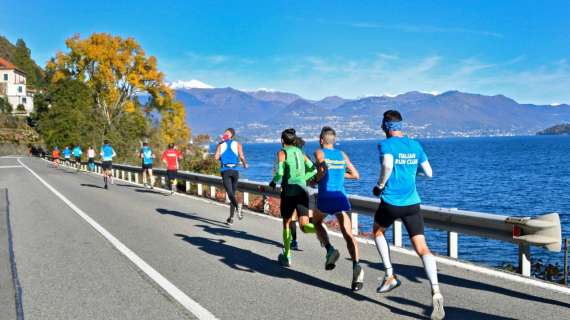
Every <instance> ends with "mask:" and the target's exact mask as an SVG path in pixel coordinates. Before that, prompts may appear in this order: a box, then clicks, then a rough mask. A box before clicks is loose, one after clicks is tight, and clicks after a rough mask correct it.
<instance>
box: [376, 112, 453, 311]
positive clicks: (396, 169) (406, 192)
mask: <svg viewBox="0 0 570 320" xmlns="http://www.w3.org/2000/svg"><path fill="white" fill-rule="evenodd" d="M382 130H383V131H384V133H385V134H386V137H387V139H386V140H384V141H382V142H380V144H379V145H378V149H379V151H380V161H381V170H380V177H379V179H378V184H377V185H376V186H375V187H374V189H373V193H374V195H376V196H380V199H381V203H380V206H379V207H378V210H377V211H376V215H375V216H374V230H373V232H374V237H375V238H374V240H375V242H376V246H377V249H378V253H379V254H380V256H381V258H382V261H383V263H384V268H385V269H386V275H385V277H384V280H383V283H382V284H381V285H380V286H379V287H378V289H377V291H378V292H379V293H384V292H388V291H390V290H392V289H394V288H396V287H398V286H399V285H400V280H398V278H397V277H396V275H394V271H393V267H392V263H391V261H390V248H389V246H388V242H387V241H386V238H385V237H384V232H385V231H386V229H387V228H388V227H390V225H392V223H393V222H394V220H396V219H401V220H402V222H403V223H404V225H405V226H406V230H407V231H408V234H409V235H410V239H411V241H412V244H413V246H414V249H415V250H416V253H417V254H418V255H419V256H420V257H421V259H422V262H423V265H424V269H425V272H426V274H427V278H428V279H429V282H430V284H431V289H432V302H433V311H432V313H431V318H432V319H443V318H444V317H445V312H444V309H443V295H442V294H441V292H440V289H439V284H438V279H437V266H436V261H435V257H434V256H433V254H432V253H431V251H430V250H429V248H428V246H427V243H426V240H425V237H424V219H423V216H422V214H421V212H420V201H421V200H420V197H419V195H418V192H417V190H416V174H417V173H418V166H420V167H421V169H422V171H423V174H424V175H425V176H427V177H432V169H431V166H430V164H429V161H428V158H427V156H426V154H425V152H424V150H423V148H422V146H421V145H420V143H419V142H417V141H415V140H412V139H410V138H408V137H407V136H405V135H404V134H403V132H402V116H401V115H400V113H399V112H398V111H395V110H390V111H386V112H385V113H384V118H383V120H382Z"/></svg>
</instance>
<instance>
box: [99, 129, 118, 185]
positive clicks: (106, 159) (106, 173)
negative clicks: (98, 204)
mask: <svg viewBox="0 0 570 320" xmlns="http://www.w3.org/2000/svg"><path fill="white" fill-rule="evenodd" d="M116 156H117V153H115V150H114V149H113V147H112V146H111V144H110V143H109V140H105V141H104V142H103V147H101V158H102V159H103V162H102V164H101V167H102V168H103V181H104V182H105V189H107V188H108V185H107V182H108V181H109V180H111V181H110V182H111V184H113V171H112V170H113V158H114V157H116Z"/></svg>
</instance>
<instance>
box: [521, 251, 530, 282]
mask: <svg viewBox="0 0 570 320" xmlns="http://www.w3.org/2000/svg"><path fill="white" fill-rule="evenodd" d="M519 271H520V273H521V274H522V275H523V276H525V277H530V247H529V246H528V245H527V244H525V243H520V244H519Z"/></svg>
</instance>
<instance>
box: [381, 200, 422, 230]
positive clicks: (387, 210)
mask: <svg viewBox="0 0 570 320" xmlns="http://www.w3.org/2000/svg"><path fill="white" fill-rule="evenodd" d="M396 219H401V220H402V222H403V223H404V226H405V227H406V230H407V231H408V235H409V236H410V238H411V237H413V236H417V235H420V234H422V235H423V234H424V217H423V216H422V214H421V212H420V204H419V203H418V204H413V205H410V206H393V205H391V204H389V203H386V202H385V201H382V202H381V203H380V206H378V210H376V214H375V215H374V222H376V223H377V224H379V225H380V226H381V227H382V228H388V227H390V226H391V225H392V224H393V223H394V221H395V220H396Z"/></svg>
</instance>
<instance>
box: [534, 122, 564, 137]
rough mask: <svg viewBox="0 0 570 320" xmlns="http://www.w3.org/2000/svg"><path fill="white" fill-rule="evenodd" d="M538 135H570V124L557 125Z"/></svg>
mask: <svg viewBox="0 0 570 320" xmlns="http://www.w3.org/2000/svg"><path fill="white" fill-rule="evenodd" d="M537 134H538V135H541V136H542V135H570V123H565V124H557V125H555V126H552V127H550V128H547V129H544V130H542V131H539V132H538V133H537Z"/></svg>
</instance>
